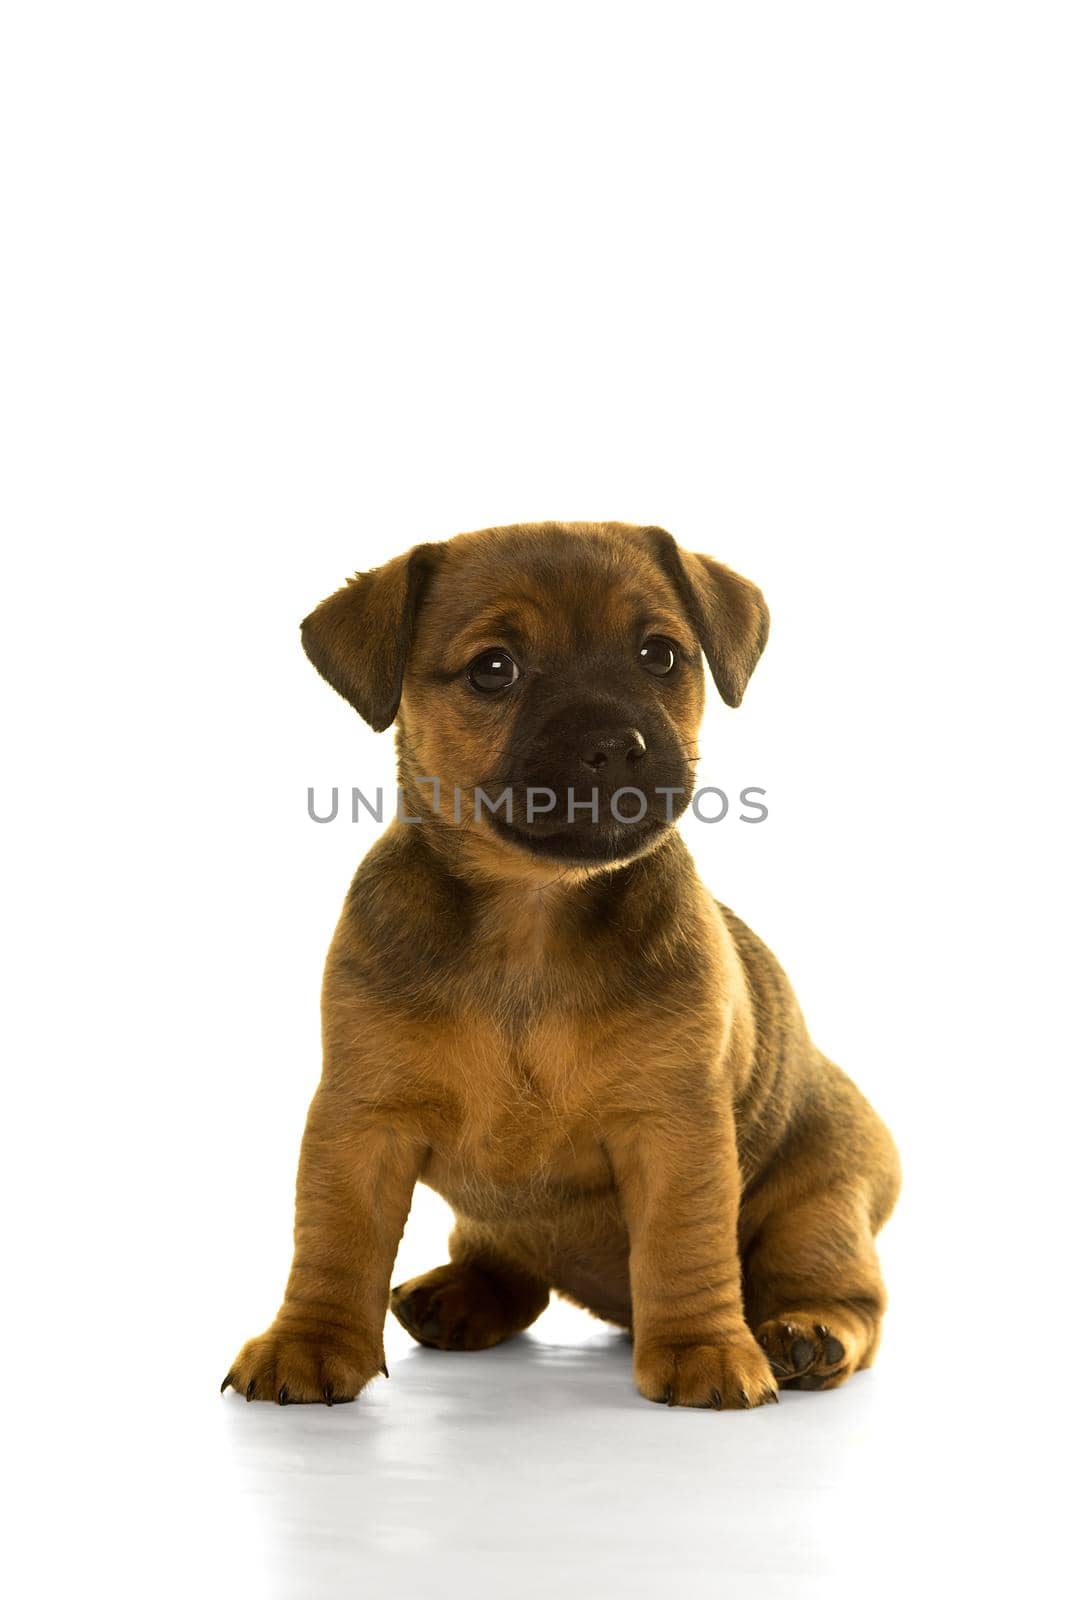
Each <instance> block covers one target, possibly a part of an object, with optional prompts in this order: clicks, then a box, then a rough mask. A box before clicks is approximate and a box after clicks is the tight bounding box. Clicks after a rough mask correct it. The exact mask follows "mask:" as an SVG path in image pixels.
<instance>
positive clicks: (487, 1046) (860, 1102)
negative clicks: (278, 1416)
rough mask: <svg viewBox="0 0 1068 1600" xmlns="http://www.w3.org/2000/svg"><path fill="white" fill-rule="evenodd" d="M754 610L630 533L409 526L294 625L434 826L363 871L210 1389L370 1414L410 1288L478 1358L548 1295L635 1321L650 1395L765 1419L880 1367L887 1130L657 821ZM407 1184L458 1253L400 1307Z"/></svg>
mask: <svg viewBox="0 0 1068 1600" xmlns="http://www.w3.org/2000/svg"><path fill="white" fill-rule="evenodd" d="M767 631H768V614H767V609H766V607H765V604H764V600H763V597H762V595H761V594H760V591H759V590H758V589H757V588H755V587H754V585H753V584H751V583H749V582H748V581H747V580H746V579H744V578H741V577H739V576H738V575H737V574H735V573H733V572H731V571H729V570H728V569H727V568H726V567H724V566H721V565H719V564H718V563H716V562H714V561H711V560H709V559H708V558H707V557H704V556H695V555H690V554H687V553H684V552H682V551H680V550H679V549H678V548H677V546H676V544H675V542H674V540H673V539H672V538H671V536H670V535H669V534H667V533H665V532H664V531H663V530H661V529H658V528H639V527H631V526H627V525H625V524H620V523H603V524H600V523H598V524H586V523H579V524H558V523H547V524H542V525H531V526H520V527H511V528H491V529H488V530H486V531H485V532H481V533H469V534H461V535H460V536H459V537H457V538H455V539H452V540H450V541H448V542H447V543H443V544H427V545H420V546H418V547H416V548H415V549H414V550H412V551H411V552H409V553H408V554H407V555H404V556H400V557H398V558H397V559H396V560H394V561H391V562H389V563H388V564H387V565H386V566H384V567H381V568H379V569H378V570H376V571H374V572H369V573H365V574H362V575H361V576H358V577H357V578H355V579H353V580H351V581H350V582H349V583H348V584H347V585H346V587H345V588H343V589H341V590H340V591H339V592H338V593H337V594H335V595H334V596H332V597H331V598H330V599H328V600H325V601H324V602H323V603H322V605H320V606H319V607H318V609H317V610H316V611H314V612H313V613H312V614H311V616H310V617H308V618H307V620H306V621H305V623H304V629H303V640H304V646H305V649H306V650H307V653H308V655H309V656H310V658H311V660H312V662H313V663H314V665H315V666H316V667H317V668H318V670H319V671H320V672H321V673H322V675H323V677H324V678H326V680H327V681H328V682H329V683H330V684H332V685H333V687H334V688H335V689H337V690H338V691H339V692H340V693H341V694H342V695H344V696H345V698H346V699H347V700H349V701H350V702H351V703H352V705H354V706H355V708H356V710H357V711H358V712H359V713H360V715H361V716H363V717H364V718H366V720H367V721H368V722H369V723H370V724H371V725H372V727H374V728H376V729H383V728H386V727H388V726H389V724H390V723H392V722H393V721H394V719H396V722H397V752H398V763H399V774H400V782H401V784H402V785H403V786H404V791H405V798H406V804H407V807H408V810H409V814H412V815H419V816H420V817H421V821H420V822H419V823H414V824H413V823H401V822H399V821H397V822H394V823H393V824H392V825H391V826H390V827H389V829H388V830H387V831H386V833H385V834H384V835H383V837H382V838H381V839H380V840H379V841H378V842H377V844H376V845H375V846H374V848H373V849H372V850H371V851H370V852H369V854H368V855H367V857H366V859H365V860H364V861H363V863H362V865H361V866H360V869H359V871H358V872H357V874H356V878H355V880H354V881H353V884H352V887H351V889H350V890H349V894H348V898H347V900H346V902H345V907H344V911H343V912H342V916H341V921H340V923H339V925H338V928H337V932H336V934H335V936H334V940H333V943H332V945H331V948H330V952H329V955H328V957H327V964H326V973H325V978H324V983H323V1056H324V1060H323V1073H322V1081H321V1083H320V1086H319V1089H318V1091H317V1093H316V1095H315V1098H314V1100H313V1102H312V1105H311V1109H310V1112H309V1115H308V1123H307V1129H306V1132H305V1135H304V1142H303V1146H302V1150H301V1158H300V1170H299V1175H298V1180H297V1207H296V1229H295V1245H296V1248H295V1254H294V1259H293V1266H292V1271H291V1273H290V1277H289V1283H288V1286H287V1289H286V1294H285V1300H284V1302H283V1304H282V1307H281V1309H280V1311H279V1312H278V1315H277V1317H276V1319H275V1321H274V1324H273V1325H272V1326H271V1328H270V1329H269V1330H268V1331H267V1332H266V1333H264V1334H262V1335H261V1336H260V1337H259V1338H256V1339H253V1340H251V1341H250V1342H249V1343H248V1344H246V1345H245V1346H244V1348H243V1349H242V1350H241V1352H240V1354H239V1355H238V1357H237V1360H236V1361H235V1363H234V1366H233V1369H232V1371H231V1372H230V1373H229V1374H228V1375H227V1378H226V1381H225V1383H224V1385H223V1387H224V1388H225V1387H226V1386H227V1385H228V1384H232V1385H233V1386H234V1387H235V1388H236V1389H238V1390H240V1391H241V1392H242V1393H244V1394H245V1395H246V1396H247V1397H248V1398H249V1399H257V1400H277V1401H280V1402H281V1403H283V1404H286V1403H291V1402H298V1401H325V1402H326V1403H327V1404H331V1403H336V1402H339V1401H342V1400H351V1399H353V1398H354V1397H355V1396H356V1395H357V1394H358V1393H359V1391H360V1390H361V1389H362V1388H363V1386H364V1385H365V1384H366V1383H367V1382H368V1380H369V1379H370V1378H372V1377H374V1376H375V1375H376V1374H377V1373H379V1372H382V1371H384V1370H385V1367H384V1360H383V1345H382V1336H383V1324H384V1320H385V1316H386V1311H387V1308H388V1307H389V1305H390V1304H392V1309H393V1311H394V1313H395V1314H396V1316H397V1317H398V1318H399V1319H400V1321H401V1322H402V1323H403V1324H404V1326H405V1327H406V1328H407V1329H408V1330H409V1332H410V1333H411V1334H413V1335H414V1337H415V1338H416V1339H418V1340H420V1341H421V1342H422V1343H423V1344H426V1345H435V1346H439V1347H441V1348H443V1349H449V1350H480V1349H485V1348H487V1347H488V1346H490V1345H494V1344H497V1343H499V1342H500V1341H501V1340H502V1339H507V1338H509V1337H510V1336H511V1335H513V1334H515V1333H518V1332H519V1331H520V1330H521V1329H523V1328H525V1327H527V1326H528V1325H529V1324H530V1323H531V1322H533V1321H534V1319H535V1318H536V1317H537V1316H538V1315H539V1313H540V1312H541V1311H542V1310H543V1309H544V1307H545V1305H546V1303H547V1302H548V1298H549V1291H550V1289H557V1290H558V1291H560V1292H561V1293H563V1294H565V1295H568V1296H570V1297H571V1298H572V1299H573V1300H576V1301H577V1302H578V1303H579V1304H580V1305H583V1306H586V1307H588V1308H589V1309H590V1310H591V1311H593V1312H594V1313H595V1314H596V1315H598V1316H600V1317H603V1318H606V1319H607V1320H609V1321H611V1322H616V1323H619V1324H620V1325H622V1326H623V1327H626V1328H629V1329H631V1330H632V1334H633V1342H634V1376H635V1381H636V1383H637V1386H638V1388H639V1390H640V1391H641V1393H642V1394H643V1395H645V1396H646V1397H647V1398H648V1399H650V1400H657V1401H666V1402H667V1403H668V1404H673V1403H674V1404H679V1405H689V1406H708V1407H713V1408H716V1409H718V1408H720V1407H746V1406H755V1405H759V1404H761V1403H762V1402H764V1401H767V1400H771V1399H774V1398H775V1397H776V1386H777V1382H778V1383H779V1384H782V1385H784V1386H785V1385H793V1386H796V1387H800V1388H831V1387H834V1386H835V1385H837V1384H840V1383H842V1382H844V1381H845V1379H846V1378H848V1377H849V1375H850V1374H851V1373H852V1372H854V1371H855V1370H856V1369H857V1368H858V1367H865V1366H868V1365H869V1364H870V1363H871V1361H872V1359H873V1357H874V1354H875V1350H876V1346H877V1343H878V1338H879V1326H880V1319H881V1317H882V1313H883V1308H884V1303H885V1296H884V1290H883V1285H882V1279H881V1277H880V1272H879V1266H878V1262H877V1260H876V1255H875V1248H874V1244H873V1236H874V1234H875V1233H876V1231H877V1229H878V1228H879V1227H880V1225H881V1224H882V1223H883V1222H884V1221H885V1219H886V1217H887V1216H888V1215H889V1213H890V1210H891V1208H892V1206H893V1204H894V1200H895V1198H896V1195H897V1190H898V1185H899V1172H898V1162H897V1156H896V1153H895V1150H894V1146H893V1143H892V1141H891V1139H890V1136H889V1134H888V1133H887V1131H886V1130H885V1128H884V1127H883V1125H882V1123H881V1122H880V1121H879V1119H878V1118H877V1117H876V1115H875V1113H874V1112H873V1111H872V1109H871V1108H870V1106H869V1105H868V1104H867V1102H866V1101H865V1100H864V1098H863V1097H862V1096H861V1094H860V1093H859V1091H858V1090H857V1089H856V1088H855V1087H854V1086H853V1084H852V1083H851V1082H850V1081H849V1079H848V1078H846V1077H845V1075H844V1074H843V1073H842V1072H841V1071H840V1070H839V1069H838V1068H837V1067H836V1066H834V1065H833V1064H832V1063H831V1062H830V1061H828V1060H827V1058H826V1057H825V1056H823V1055H821V1054H820V1052H819V1050H817V1049H816V1047H815V1046H814V1045H813V1043H812V1042H811V1040H810V1039H809V1037H808V1034H807V1033H806V1031H805V1025H804V1022H803V1020H802V1017H801V1013H800V1011H799V1009H798V1006H797V1002H796V1000H795V999H794V996H793V993H792V991H791V989H790V985H789V983H788V982H787V979H786V977H785V975H784V974H783V972H782V970H781V968H780V967H779V966H778V964H777V963H776V961H775V960H774V958H773V957H772V956H771V954H770V953H769V952H768V951H767V950H766V949H765V948H764V946H763V945H762V944H761V943H760V941H759V940H758V939H757V938H756V937H755V935H754V934H752V933H751V932H750V931H749V929H748V928H746V927H745V925H744V924H743V923H741V922H740V921H739V920H738V918H737V917H735V916H734V915H733V914H732V913H731V912H730V911H728V910H727V909H726V908H725V907H722V906H720V905H718V904H717V903H716V902H715V901H714V900H713V899H712V898H711V896H710V895H709V894H708V893H707V891H706V890H705V889H704V888H703V886H702V885H701V884H700V882H699V881H698V879H697V876H696V873H695V871H694V868H693V864H692V861H691V859H690V856H689V854H688V852H687V850H686V848H685V846H684V845H683V843H682V840H681V839H680V837H679V835H678V833H677V832H676V831H675V829H674V828H673V826H672V825H671V821H670V818H671V816H673V815H675V816H677V815H678V814H679V813H680V812H681V811H682V810H683V808H684V807H685V805H686V803H687V802H688V800H689V798H690V795H691V791H692V787H693V776H692V774H693V765H694V760H695V757H696V744H695V741H696V738H697V732H698V725H699V722H700V717H701V711H702V704H703V696H704V673H703V665H702V655H703V656H704V657H705V658H707V661H708V664H709V667H710V668H711V672H712V677H713V679H714V681H715V684H716V687H717V688H718V690H719V693H720V694H721V695H722V697H723V699H724V700H725V701H726V702H727V703H728V705H731V706H737V705H738V704H739V703H740V701H741V698H742V694H743V691H744V689H745V686H746V683H747V682H748V679H749V676H750V674H751V673H752V671H753V668H754V667H755V666H756V663H757V660H758V658H759V656H760V654H761V651H762V649H763V646H764V642H765V639H766V637H767ZM430 776H433V777H436V778H438V779H440V783H441V794H440V799H439V803H438V804H437V805H435V796H434V791H433V786H432V785H430V784H428V783H426V782H425V781H424V782H420V781H419V780H420V779H424V780H425V779H426V778H428V777H430ZM479 789H481V790H482V791H483V796H484V797H488V798H489V799H490V800H491V801H492V802H494V803H496V804H497V806H498V809H497V810H496V811H490V810H489V808H488V806H487V805H486V804H485V801H483V803H482V804H481V807H480V814H478V815H476V809H475V808H476V791H477V790H479ZM454 790H457V791H458V792H459V798H458V799H457V797H456V796H455V795H454V792H453V791H454ZM508 790H510V791H511V792H512V795H513V798H514V804H513V807H512V813H511V820H510V821H509V819H508V811H507V806H506V803H505V802H506V793H505V792H506V791H508ZM622 790H626V791H628V793H627V795H626V796H624V795H622V794H618V792H619V791H622ZM528 791H530V792H531V794H533V793H534V792H535V791H537V799H536V800H533V801H532V802H531V809H530V814H529V816H528V808H527V805H526V800H527V799H528V798H529V797H528ZM569 791H570V795H569ZM665 791H672V792H671V793H670V794H668V793H666V792H665ZM546 792H547V793H546ZM616 794H618V799H617V804H616V810H617V812H618V813H619V815H620V816H623V817H625V818H627V819H628V820H624V821H617V820H616V818H615V817H614V816H613V815H612V811H611V800H612V797H613V795H616ZM643 799H644V801H645V809H644V815H643V816H642V817H641V819H640V820H636V818H637V813H638V812H639V811H641V809H642V800H643ZM569 802H570V804H569ZM595 804H596V806H597V813H598V814H597V820H596V821H595V820H594V815H593V807H594V805H595ZM628 808H629V810H628ZM631 813H633V815H634V818H635V820H630V815H631ZM420 1179H421V1180H422V1181H423V1182H424V1183H428V1184H430V1185H431V1187H432V1188H434V1189H436V1190H437V1191H438V1192H439V1193H440V1194H441V1195H443V1196H444V1197H445V1199H446V1200H447V1201H448V1202H449V1203H450V1205H451V1206H452V1207H453V1209H454V1211H455V1213H456V1219H457V1220H456V1227H455V1230H454V1232H453V1234H452V1237H451V1240H450V1253H451V1260H450V1261H449V1262H448V1263H446V1264H445V1265H444V1266H439V1267H437V1268H435V1269H434V1270H433V1271H432V1272H428V1273H426V1274H425V1275H424V1276H422V1277H419V1278H415V1279H413V1280H412V1281H411V1282H409V1283H405V1284H402V1285H400V1286H399V1287H398V1288H396V1289H394V1290H393V1291H392V1300H391V1296H390V1271H391V1268H392V1265H393V1261H394V1257H395V1254H396V1250H397V1245H398V1242H399V1240H400V1236H401V1232H402V1229H403V1227H404V1223H405V1219H406V1217H407V1214H408V1210H409V1206H410V1204H411V1198H412V1190H413V1187H414V1185H415V1183H416V1182H417V1180H420Z"/></svg>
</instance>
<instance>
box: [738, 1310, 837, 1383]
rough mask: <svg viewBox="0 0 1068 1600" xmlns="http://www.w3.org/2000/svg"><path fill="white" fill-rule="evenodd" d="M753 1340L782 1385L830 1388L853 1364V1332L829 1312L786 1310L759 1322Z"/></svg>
mask: <svg viewBox="0 0 1068 1600" xmlns="http://www.w3.org/2000/svg"><path fill="white" fill-rule="evenodd" d="M756 1340H757V1343H758V1344H759V1346H760V1348H761V1349H762V1350H763V1351H764V1353H765V1355H766V1356H767V1358H768V1361H769V1363H770V1365H771V1370H772V1372H773V1373H774V1374H775V1376H776V1378H777V1379H778V1382H779V1385H780V1387H781V1388H783V1389H827V1388H833V1387H835V1386H836V1385H837V1384H838V1383H841V1382H844V1380H845V1378H846V1377H848V1375H849V1373H850V1372H852V1370H853V1367H854V1366H855V1365H856V1356H855V1353H854V1352H853V1351H852V1348H851V1347H852V1344H853V1340H852V1336H851V1335H850V1333H849V1332H848V1330H846V1329H845V1328H843V1327H841V1326H838V1327H837V1328H836V1326H835V1323H834V1318H833V1314H832V1313H827V1314H826V1316H821V1315H819V1314H818V1313H817V1314H813V1313H811V1312H805V1311H796V1312H793V1311H791V1312H786V1313H784V1314H783V1315H782V1316H781V1317H772V1318H770V1319H769V1320H768V1321H767V1322H763V1323H761V1325H760V1327H759V1328H757V1330H756Z"/></svg>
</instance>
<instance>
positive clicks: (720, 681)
mask: <svg viewBox="0 0 1068 1600" xmlns="http://www.w3.org/2000/svg"><path fill="white" fill-rule="evenodd" d="M645 531H646V534H647V535H648V536H649V537H650V538H651V539H652V541H653V547H654V549H655V551H656V554H657V559H658V560H659V562H660V565H661V566H662V567H663V569H664V571H665V572H666V573H667V575H668V577H669V578H670V579H671V581H672V583H673V584H674V585H675V588H676V589H677V591H678V593H679V597H680V599H681V600H682V603H683V605H684V606H685V607H686V612H687V615H688V616H689V618H690V621H691V622H692V624H693V627H694V630H695V632H696V634H697V637H698V638H699V639H700V641H701V649H702V650H703V651H704V653H705V656H706V657H707V659H708V665H709V667H710V668H711V670H712V678H713V681H714V682H715V685H716V688H717V689H718V690H719V692H720V695H721V696H722V698H723V699H724V700H725V701H726V702H727V704H728V705H729V706H740V705H741V703H742V695H743V694H744V693H745V687H746V684H747V683H748V682H749V679H750V678H751V677H752V675H753V669H754V667H755V666H756V664H757V662H758V661H759V660H760V657H761V653H762V652H763V649H764V646H765V645H766V644H767V642H768V629H769V628H770V626H771V617H770V615H769V613H768V608H767V605H766V603H765V600H764V596H763V595H762V594H761V592H760V590H759V589H758V588H757V586H756V584H755V583H750V581H749V579H748V578H743V577H741V576H740V575H739V574H738V573H737V572H732V571H731V569H730V567H725V566H723V565H722V564H721V563H720V562H718V561H713V560H712V559H711V557H710V556H695V555H691V554H690V552H689V551H688V550H680V549H679V547H678V545H677V544H676V543H675V541H674V539H673V538H672V537H671V535H670V533H667V532H665V530H664V529H663V528H647V529H646V530H645Z"/></svg>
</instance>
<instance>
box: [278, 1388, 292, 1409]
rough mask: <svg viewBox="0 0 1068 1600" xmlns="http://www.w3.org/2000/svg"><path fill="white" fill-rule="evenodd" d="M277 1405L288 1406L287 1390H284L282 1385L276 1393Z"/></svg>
mask: <svg viewBox="0 0 1068 1600" xmlns="http://www.w3.org/2000/svg"><path fill="white" fill-rule="evenodd" d="M278 1404H279V1405H280V1406H287V1405H288V1404H289V1390H288V1389H287V1388H286V1386H285V1384H284V1383H283V1385H282V1387H281V1388H280V1389H279V1391H278Z"/></svg>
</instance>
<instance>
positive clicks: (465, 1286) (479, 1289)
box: [389, 1262, 522, 1350]
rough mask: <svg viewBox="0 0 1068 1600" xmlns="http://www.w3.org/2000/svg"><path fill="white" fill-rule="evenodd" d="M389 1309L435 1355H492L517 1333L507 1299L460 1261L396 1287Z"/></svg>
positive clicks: (488, 1280)
mask: <svg viewBox="0 0 1068 1600" xmlns="http://www.w3.org/2000/svg"><path fill="white" fill-rule="evenodd" d="M389 1305H390V1310H391V1311H392V1312H393V1315H394V1316H395V1317H396V1319H397V1321H398V1322H399V1323H400V1324H401V1326H402V1327H403V1328H405V1329H406V1330H407V1331H408V1333H410V1334H411V1336H412V1338H413V1339H417V1340H418V1341H419V1343H420V1344H424V1345H430V1346H431V1347H432V1348H433V1349H435V1350H487V1349H489V1348H490V1347H491V1346H492V1345H495V1344H500V1343H501V1341H502V1340H503V1339H507V1338H509V1337H510V1336H511V1335H512V1334H513V1333H515V1332H516V1330H517V1323H516V1319H515V1316H514V1314H513V1311H512V1308H511V1306H510V1304H509V1301H508V1298H507V1295H506V1294H505V1293H504V1292H502V1291H501V1290H500V1289H499V1288H498V1287H497V1286H496V1285H495V1284H494V1282H493V1281H492V1280H491V1279H490V1278H489V1276H488V1275H487V1274H486V1273H483V1272H480V1271H478V1269H477V1268H474V1267H469V1266H465V1265H464V1264H462V1263H460V1262H455V1263H449V1264H447V1265H446V1266H443V1267H435V1268H434V1270H433V1272H426V1273H424V1274H423V1275H422V1277H419V1278H411V1279H409V1280H408V1282H407V1283H399V1284H397V1286H396V1287H395V1288H394V1289H393V1290H392V1291H391V1293H390V1299H389ZM518 1325H519V1326H521V1325H522V1324H518Z"/></svg>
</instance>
